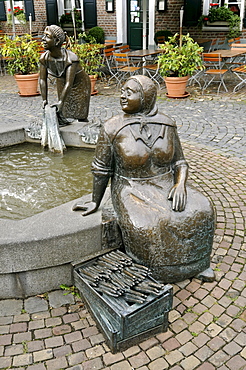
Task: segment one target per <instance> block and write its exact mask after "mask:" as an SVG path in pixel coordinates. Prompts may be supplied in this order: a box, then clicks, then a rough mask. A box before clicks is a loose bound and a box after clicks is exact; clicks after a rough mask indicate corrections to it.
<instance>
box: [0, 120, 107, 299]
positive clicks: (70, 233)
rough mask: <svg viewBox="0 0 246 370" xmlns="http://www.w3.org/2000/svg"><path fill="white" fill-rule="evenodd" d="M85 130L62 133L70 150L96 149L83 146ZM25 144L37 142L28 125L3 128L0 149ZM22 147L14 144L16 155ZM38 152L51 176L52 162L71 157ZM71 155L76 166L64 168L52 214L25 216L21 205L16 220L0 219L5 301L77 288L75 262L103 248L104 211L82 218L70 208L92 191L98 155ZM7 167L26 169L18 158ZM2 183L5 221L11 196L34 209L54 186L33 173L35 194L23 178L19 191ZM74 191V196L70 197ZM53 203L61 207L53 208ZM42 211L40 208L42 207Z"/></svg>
mask: <svg viewBox="0 0 246 370" xmlns="http://www.w3.org/2000/svg"><path fill="white" fill-rule="evenodd" d="M82 129H83V125H82V124H80V123H74V124H73V125H69V126H66V127H63V128H62V129H61V131H62V135H63V139H64V141H65V144H66V146H67V147H68V146H71V145H74V146H75V147H84V148H93V146H92V145H90V144H84V143H83V142H82V139H81V134H78V130H82ZM25 141H32V139H31V138H30V137H28V136H27V132H26V130H25V124H23V123H20V124H19V125H18V127H13V125H12V128H10V127H7V128H6V127H4V129H3V128H2V132H0V147H7V146H10V145H15V144H19V143H24V142H25ZM29 145H30V144H29ZM19 148H20V147H19V146H18V148H17V147H14V146H12V147H11V153H14V152H15V151H20V150H19ZM36 149H37V148H36ZM36 149H35V151H36ZM4 152H5V150H2V151H1V153H0V155H1V156H4V155H5V154H4ZM37 152H38V153H37V154H36V159H37V160H38V158H39V159H41V161H40V162H41V163H42V162H43V164H44V166H45V167H46V170H47V163H49V165H50V170H48V172H49V173H50V176H51V177H53V173H54V172H55V171H54V168H55V166H53V161H57V162H58V163H59V165H61V163H62V162H66V161H67V160H68V159H69V156H70V150H68V153H69V154H68V155H66V154H67V153H66V154H65V155H64V157H61V156H55V155H53V154H49V153H45V154H44V152H43V150H42V149H41V147H39V148H38V151H37ZM71 153H73V154H72V155H71V156H72V157H73V159H72V162H73V165H72V166H71V165H70V164H68V165H67V166H66V164H65V170H64V167H63V169H62V170H61V171H62V176H60V175H59V174H58V178H57V179H56V180H55V182H56V183H57V185H58V186H57V189H58V190H59V192H60V201H57V199H55V202H54V203H51V201H50V200H47V199H45V203H46V205H47V204H48V207H46V209H47V210H45V211H41V212H40V213H37V214H34V215H32V216H30V214H24V213H25V212H24V211H23V210H20V209H19V205H16V206H15V207H14V208H16V210H17V213H18V216H17V217H16V219H15V220H13V219H7V218H0V230H1V239H0V265H1V272H0V292H1V293H0V299H2V298H22V297H27V296H31V295H35V294H40V293H44V292H46V291H50V290H53V289H57V288H59V286H60V285H61V284H67V285H72V284H73V281H72V264H71V263H72V262H73V261H79V260H81V258H83V257H85V256H86V255H89V254H92V253H94V252H96V251H98V250H100V249H101V214H100V212H99V213H97V214H94V215H91V216H90V217H89V218H83V217H81V214H80V213H76V212H73V211H72V210H71V209H72V204H74V200H71V201H69V202H68V200H70V199H74V198H76V197H78V196H81V195H82V194H85V193H88V192H89V189H91V184H90V181H91V177H90V180H89V182H88V176H90V175H89V172H90V163H91V159H92V156H93V155H94V151H88V150H83V153H82V151H80V150H78V149H77V150H76V149H73V150H71ZM79 154H80V155H79ZM13 156H14V154H13ZM25 156H26V157H28V156H29V157H31V154H30V153H29V154H27V153H26V154H25V155H23V157H25ZM7 157H8V155H7ZM23 157H22V158H23ZM85 157H86V158H85ZM36 159H33V158H32V159H31V165H32V167H36ZM69 160H70V159H69ZM11 161H12V163H11ZM83 161H84V163H83ZM85 162H87V163H85ZM2 163H4V167H7V166H14V167H16V168H17V169H18V171H21V168H22V167H24V164H23V161H22V160H21V158H19V162H18V161H17V162H15V159H13V158H12V160H10V161H9V160H8V159H7V158H6V157H5V158H4V160H3V161H2ZM63 164H64V163H63ZM58 167H59V166H58ZM71 167H74V170H76V171H75V172H76V173H77V175H76V176H77V179H75V177H76V176H74V172H70V171H71ZM75 167H76V168H75ZM83 167H84V168H83ZM1 171H2V169H1ZM83 171H84V172H83ZM31 172H33V171H32V169H30V170H29V173H31ZM66 172H67V174H66ZM10 173H11V171H8V176H9V174H10ZM64 174H65V177H66V176H67V177H68V178H69V181H70V184H68V183H66V182H64V178H63V177H64ZM32 175H33V173H32ZM84 180H85V182H87V183H86V185H85V188H84V189H83V185H82V182H83V181H84ZM1 181H3V183H2V185H1V187H2V195H1V197H2V199H1V209H0V211H1V217H5V216H6V212H7V213H8V210H7V208H11V207H12V206H10V205H8V202H7V198H9V197H11V196H13V197H15V198H19V199H15V201H18V202H19V201H21V202H22V203H23V202H24V203H25V204H27V203H28V208H31V209H32V208H36V207H37V203H35V202H34V203H33V204H32V202H33V200H32V197H33V193H36V194H38V193H40V192H41V193H42V192H43V195H42V197H43V198H46V194H48V193H49V192H50V189H51V188H52V187H53V185H52V184H51V185H50V184H46V185H43V182H42V178H41V177H40V174H39V173H37V174H36V175H35V174H34V175H33V182H34V183H36V185H37V189H36V190H33V189H34V188H33V186H32V185H31V184H29V182H27V183H26V184H25V186H23V184H22V182H20V180H17V183H18V182H19V183H20V184H18V186H19V190H18V192H16V190H17V189H16V188H14V187H13V186H12V187H10V188H9V187H8V188H7V187H6V183H8V184H9V178H8V177H7V175H6V176H5V178H4V179H3V180H1ZM80 181H81V184H80ZM75 183H77V184H76V187H77V190H76V191H75V193H73V190H74V189H73V188H74V187H75ZM42 186H43V187H44V188H43V189H42ZM4 189H5V190H4ZM6 189H7V190H6ZM80 189H81V190H80ZM12 190H13V191H12ZM71 190H72V195H71V194H70V193H71ZM29 191H31V195H30V194H29V193H28V192H29ZM57 192H58V191H57ZM83 192H84V193H83ZM56 194H57V193H56V191H55V195H56ZM42 197H41V198H42ZM69 197H70V198H69ZM90 197H91V196H90V195H84V196H83V197H82V198H84V199H85V200H89V199H90ZM64 202H65V203H64ZM66 202H67V203H66ZM6 204H7V205H6ZM58 204H60V205H58ZM54 205H56V206H55V207H54ZM52 207H53V208H52ZM48 208H50V209H48ZM39 211H40V209H38V212H39ZM4 214H5V216H4ZM27 216H28V217H27ZM17 218H18V220H17Z"/></svg>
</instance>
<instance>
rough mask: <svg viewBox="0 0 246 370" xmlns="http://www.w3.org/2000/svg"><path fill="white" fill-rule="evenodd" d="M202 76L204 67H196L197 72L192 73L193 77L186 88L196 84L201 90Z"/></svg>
mask: <svg viewBox="0 0 246 370" xmlns="http://www.w3.org/2000/svg"><path fill="white" fill-rule="evenodd" d="M203 75H204V67H198V68H197V70H196V71H195V72H194V73H193V75H192V76H190V78H189V80H188V84H187V86H191V85H194V84H195V83H197V84H198V86H199V87H200V89H202V84H201V80H203ZM203 82H204V81H203Z"/></svg>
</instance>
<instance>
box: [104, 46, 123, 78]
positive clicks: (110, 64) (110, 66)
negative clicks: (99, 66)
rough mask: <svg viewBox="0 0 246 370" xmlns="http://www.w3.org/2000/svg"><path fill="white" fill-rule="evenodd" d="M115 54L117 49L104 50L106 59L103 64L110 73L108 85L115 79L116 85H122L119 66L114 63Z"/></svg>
mask: <svg viewBox="0 0 246 370" xmlns="http://www.w3.org/2000/svg"><path fill="white" fill-rule="evenodd" d="M114 52H115V48H113V47H111V48H104V50H103V54H104V59H103V62H104V64H105V67H106V70H107V71H108V73H109V75H110V78H109V79H108V85H109V84H110V81H111V80H113V79H115V80H116V83H120V78H119V76H118V70H117V66H116V64H115V61H114V56H113V53H114Z"/></svg>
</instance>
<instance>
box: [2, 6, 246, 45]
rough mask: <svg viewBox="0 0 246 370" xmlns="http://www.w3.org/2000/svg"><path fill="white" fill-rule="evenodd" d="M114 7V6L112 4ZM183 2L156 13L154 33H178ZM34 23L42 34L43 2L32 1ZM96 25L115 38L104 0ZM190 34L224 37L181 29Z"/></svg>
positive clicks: (111, 16)
mask: <svg viewBox="0 0 246 370" xmlns="http://www.w3.org/2000/svg"><path fill="white" fill-rule="evenodd" d="M114 5H115V4H114ZM182 5H183V0H168V3H167V10H166V11H165V12H163V13H162V12H161V13H159V12H156V23H155V31H159V30H162V29H168V30H170V31H172V32H173V33H175V32H179V16H180V8H181V6H182ZM34 8H35V16H36V21H35V22H33V30H34V31H37V32H39V33H41V34H42V32H43V30H44V27H45V25H46V7H45V0H34ZM97 25H98V26H100V27H102V28H103V30H104V32H105V37H106V38H107V39H110V38H116V35H117V32H116V11H114V12H113V13H107V12H106V10H105V0H97ZM0 26H1V28H2V30H3V31H4V32H6V31H8V32H10V31H11V30H12V27H11V26H9V25H7V22H0ZM16 31H17V32H28V31H29V26H28V24H27V26H26V27H25V26H21V25H16ZM188 32H189V33H190V35H191V36H192V37H194V38H209V39H210V38H216V37H224V36H226V34H227V33H226V32H221V31H207V32H205V31H202V30H200V29H198V28H197V27H190V28H186V27H184V28H183V34H186V33H188ZM242 36H243V37H245V38H246V29H243V32H242Z"/></svg>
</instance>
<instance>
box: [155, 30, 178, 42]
mask: <svg viewBox="0 0 246 370" xmlns="http://www.w3.org/2000/svg"><path fill="white" fill-rule="evenodd" d="M160 36H164V37H165V41H168V38H169V37H172V36H173V33H172V32H171V31H169V30H160V31H157V32H156V33H155V36H154V40H155V43H156V44H158V41H157V37H160Z"/></svg>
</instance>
